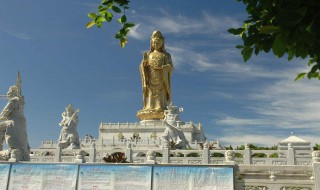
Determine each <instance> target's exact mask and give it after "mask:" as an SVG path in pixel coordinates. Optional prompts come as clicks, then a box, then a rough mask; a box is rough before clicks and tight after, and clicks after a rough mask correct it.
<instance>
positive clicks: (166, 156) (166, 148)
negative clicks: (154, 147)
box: [162, 142, 170, 164]
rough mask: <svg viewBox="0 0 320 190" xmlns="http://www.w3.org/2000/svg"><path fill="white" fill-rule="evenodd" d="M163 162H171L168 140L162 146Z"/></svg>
mask: <svg viewBox="0 0 320 190" xmlns="http://www.w3.org/2000/svg"><path fill="white" fill-rule="evenodd" d="M162 163H164V164H168V163H170V149H169V146H168V143H167V142H165V143H164V144H163V148H162Z"/></svg>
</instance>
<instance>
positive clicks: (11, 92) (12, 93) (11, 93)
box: [7, 85, 19, 98]
mask: <svg viewBox="0 0 320 190" xmlns="http://www.w3.org/2000/svg"><path fill="white" fill-rule="evenodd" d="M18 95H19V89H18V88H17V87H16V86H15V85H13V86H10V88H9V90H8V92H7V96H8V97H9V98H12V97H15V96H18Z"/></svg>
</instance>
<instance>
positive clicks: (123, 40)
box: [120, 38, 128, 48]
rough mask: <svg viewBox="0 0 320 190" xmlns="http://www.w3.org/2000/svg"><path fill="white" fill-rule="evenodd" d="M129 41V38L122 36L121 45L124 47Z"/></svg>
mask: <svg viewBox="0 0 320 190" xmlns="http://www.w3.org/2000/svg"><path fill="white" fill-rule="evenodd" d="M126 43H128V40H127V39H126V38H120V47H121V48H124V46H125V45H126Z"/></svg>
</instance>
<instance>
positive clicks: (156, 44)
mask: <svg viewBox="0 0 320 190" xmlns="http://www.w3.org/2000/svg"><path fill="white" fill-rule="evenodd" d="M150 48H151V51H153V50H158V51H160V52H165V48H164V37H163V35H162V34H161V32H160V31H154V32H153V33H152V35H151V39H150Z"/></svg>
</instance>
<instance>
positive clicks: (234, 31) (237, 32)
mask: <svg viewBox="0 0 320 190" xmlns="http://www.w3.org/2000/svg"><path fill="white" fill-rule="evenodd" d="M228 32H229V33H231V34H233V35H240V34H241V33H242V32H244V28H230V29H229V30H228Z"/></svg>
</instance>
